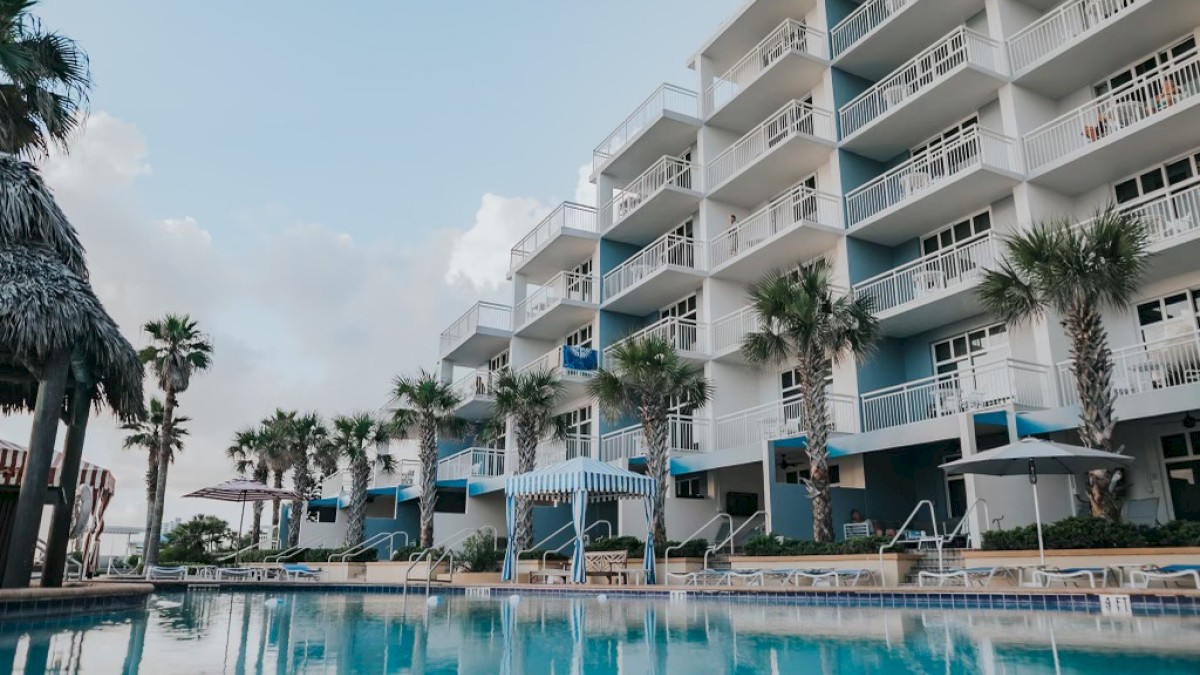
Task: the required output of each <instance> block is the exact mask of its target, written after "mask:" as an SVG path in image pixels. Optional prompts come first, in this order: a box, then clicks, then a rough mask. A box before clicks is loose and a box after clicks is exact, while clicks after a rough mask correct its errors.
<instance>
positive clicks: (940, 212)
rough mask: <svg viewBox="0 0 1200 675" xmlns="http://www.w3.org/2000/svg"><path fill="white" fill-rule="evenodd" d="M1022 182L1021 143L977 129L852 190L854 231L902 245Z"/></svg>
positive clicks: (850, 211)
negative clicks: (1018, 154) (1019, 154)
mask: <svg viewBox="0 0 1200 675" xmlns="http://www.w3.org/2000/svg"><path fill="white" fill-rule="evenodd" d="M1019 182H1021V169H1020V164H1019V161H1018V156H1017V146H1016V142H1015V141H1014V140H1013V139H1011V138H1008V137H1006V136H1001V135H999V134H997V133H994V132H991V131H988V130H986V129H978V128H975V129H972V130H970V131H967V132H964V133H963V135H962V136H960V137H959V138H958V139H956V140H954V141H952V142H950V143H948V144H947V145H944V146H942V147H939V148H937V149H935V150H931V151H929V152H927V153H924V154H922V155H919V156H917V157H914V158H912V159H909V160H908V161H906V162H904V163H903V164H900V165H899V166H897V167H895V168H894V169H892V170H891V171H888V172H887V173H885V174H883V175H882V176H880V177H879V178H876V179H875V180H873V181H871V182H869V183H867V184H866V185H863V186H861V187H859V188H856V189H854V190H852V191H850V192H849V193H848V194H847V195H846V213H847V215H848V217H849V219H850V233H851V234H854V235H855V236H857V237H859V238H861V239H866V240H869V241H873V242H876V243H879V244H885V245H887V246H896V245H897V244H900V243H902V242H905V241H908V240H909V239H912V238H914V237H917V236H919V235H921V234H924V233H925V232H926V231H927V230H928V229H929V225H930V224H931V223H945V222H949V221H950V220H952V219H954V218H956V217H958V216H960V215H962V214H963V213H966V212H967V211H970V210H971V209H975V208H979V207H981V206H984V205H986V204H990V203H992V202H994V201H996V200H997V199H999V198H1000V197H1002V196H1004V195H1006V194H1009V193H1011V191H1012V188H1013V186H1014V185H1016V184H1017V183H1019Z"/></svg>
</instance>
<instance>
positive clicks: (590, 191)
mask: <svg viewBox="0 0 1200 675" xmlns="http://www.w3.org/2000/svg"><path fill="white" fill-rule="evenodd" d="M591 175H592V165H591V163H590V162H589V163H587V164H584V165H582V166H580V167H579V174H578V177H577V180H576V181H575V201H576V202H577V203H579V204H586V205H588V206H596V184H595V183H593V182H592V181H590V180H588V179H589V178H590V177H591Z"/></svg>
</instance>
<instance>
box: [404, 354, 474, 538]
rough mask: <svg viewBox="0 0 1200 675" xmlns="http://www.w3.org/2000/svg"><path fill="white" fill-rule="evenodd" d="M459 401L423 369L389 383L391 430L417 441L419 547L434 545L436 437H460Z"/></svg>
mask: <svg viewBox="0 0 1200 675" xmlns="http://www.w3.org/2000/svg"><path fill="white" fill-rule="evenodd" d="M460 401H461V399H460V398H459V396H458V394H457V393H455V391H454V389H453V388H452V387H451V386H450V384H449V383H447V382H442V381H441V380H439V379H438V378H437V377H435V376H434V375H433V373H429V372H426V371H424V370H422V371H421V372H420V373H419V374H418V375H417V376H416V377H397V378H396V379H395V381H394V382H393V383H392V402H393V403H395V404H396V406H397V407H396V409H395V410H394V411H393V412H392V429H393V431H394V433H395V434H396V435H398V436H400V437H407V436H409V435H411V434H412V433H413V432H415V433H416V434H417V437H418V439H419V443H418V445H419V452H418V456H419V459H420V463H421V498H420V510H421V537H420V540H421V542H420V543H421V546H422V547H423V548H429V547H430V546H433V509H434V506H435V505H436V504H437V460H438V448H437V442H438V437H439V436H442V437H449V438H459V437H461V436H462V435H463V434H465V433H466V430H467V423H466V421H465V420H463V419H462V418H461V417H456V416H455V415H454V410H455V409H456V408H457V407H458V404H459V403H460Z"/></svg>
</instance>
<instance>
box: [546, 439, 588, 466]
mask: <svg viewBox="0 0 1200 675" xmlns="http://www.w3.org/2000/svg"><path fill="white" fill-rule="evenodd" d="M597 445H599V444H598V443H597V442H596V439H594V438H592V437H591V436H579V435H571V436H567V437H566V438H563V439H557V438H556V439H553V440H549V441H543V442H542V443H539V444H538V449H537V468H539V469H544V468H545V467H548V466H553V465H555V464H560V463H562V462H566V461H568V460H572V459H575V458H576V457H593V456H594V455H593V454H592V452H593V448H595V447H596V446H597Z"/></svg>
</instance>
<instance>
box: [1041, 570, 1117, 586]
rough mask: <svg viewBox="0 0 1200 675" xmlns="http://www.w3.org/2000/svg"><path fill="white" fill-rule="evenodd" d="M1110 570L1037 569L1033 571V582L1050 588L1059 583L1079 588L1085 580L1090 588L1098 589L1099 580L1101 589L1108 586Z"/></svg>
mask: <svg viewBox="0 0 1200 675" xmlns="http://www.w3.org/2000/svg"><path fill="white" fill-rule="evenodd" d="M1108 572H1109V570H1108V568H1107V567H1065V568H1051V569H1035V570H1034V571H1033V582H1034V584H1036V585H1038V586H1046V587H1048V586H1050V584H1051V583H1052V582H1055V581H1058V582H1060V583H1061V584H1063V585H1064V586H1065V585H1067V584H1071V585H1072V586H1078V585H1079V583H1080V582H1081V581H1083V580H1084V579H1086V580H1087V583H1088V587H1090V588H1096V581H1097V579H1098V580H1099V581H1100V587H1102V588H1103V587H1106V586H1108Z"/></svg>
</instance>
